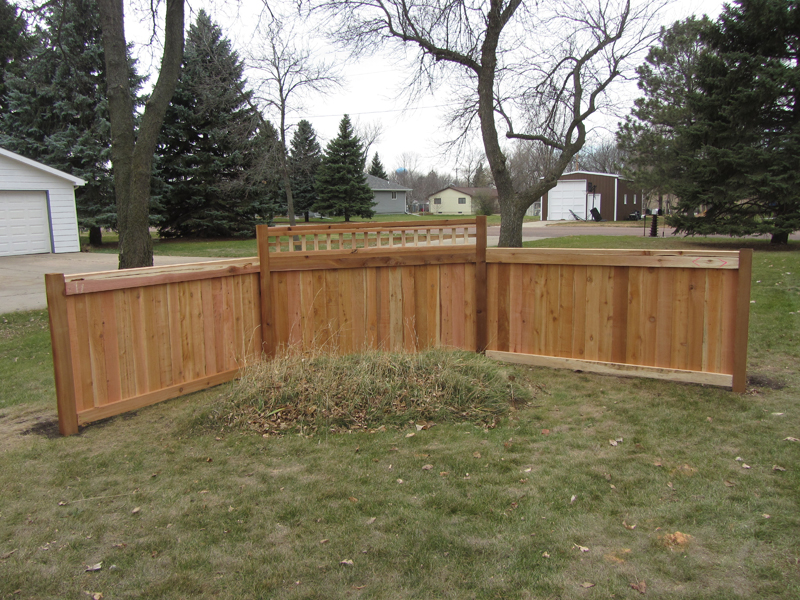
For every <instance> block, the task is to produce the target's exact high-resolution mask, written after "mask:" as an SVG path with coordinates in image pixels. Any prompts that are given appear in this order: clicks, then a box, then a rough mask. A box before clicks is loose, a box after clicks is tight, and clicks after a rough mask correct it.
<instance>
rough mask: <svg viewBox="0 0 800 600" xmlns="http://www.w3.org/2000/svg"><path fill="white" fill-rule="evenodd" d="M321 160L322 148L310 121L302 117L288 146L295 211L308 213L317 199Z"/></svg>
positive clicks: (306, 214)
mask: <svg viewBox="0 0 800 600" xmlns="http://www.w3.org/2000/svg"><path fill="white" fill-rule="evenodd" d="M321 162H322V149H321V148H320V147H319V142H317V134H316V133H315V132H314V128H313V127H312V126H311V123H309V122H308V121H306V120H305V119H303V120H302V121H300V122H299V123H298V124H297V129H295V130H294V134H293V135H292V141H291V144H290V148H289V169H290V171H291V185H292V194H293V199H294V210H295V212H296V213H298V214H300V213H303V214H305V220H306V222H308V216H309V215H308V213H309V211H310V210H311V208H312V207H313V206H314V202H316V200H317V189H316V188H317V181H316V177H317V169H319V165H320V163H321Z"/></svg>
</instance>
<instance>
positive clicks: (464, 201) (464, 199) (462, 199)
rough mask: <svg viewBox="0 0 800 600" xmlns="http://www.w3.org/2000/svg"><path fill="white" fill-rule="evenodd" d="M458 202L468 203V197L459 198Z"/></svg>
mask: <svg viewBox="0 0 800 600" xmlns="http://www.w3.org/2000/svg"><path fill="white" fill-rule="evenodd" d="M458 203H459V204H466V203H467V199H466V198H459V199H458Z"/></svg>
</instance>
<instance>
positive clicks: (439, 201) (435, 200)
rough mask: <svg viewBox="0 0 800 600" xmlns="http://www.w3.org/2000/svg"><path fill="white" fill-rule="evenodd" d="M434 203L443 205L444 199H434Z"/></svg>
mask: <svg viewBox="0 0 800 600" xmlns="http://www.w3.org/2000/svg"><path fill="white" fill-rule="evenodd" d="M433 203H434V204H441V203H442V199H441V198H434V199H433Z"/></svg>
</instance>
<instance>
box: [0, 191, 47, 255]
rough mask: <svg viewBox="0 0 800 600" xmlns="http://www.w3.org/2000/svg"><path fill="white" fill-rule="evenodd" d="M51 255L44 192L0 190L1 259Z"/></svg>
mask: <svg viewBox="0 0 800 600" xmlns="http://www.w3.org/2000/svg"><path fill="white" fill-rule="evenodd" d="M43 252H50V225H49V221H48V219H47V196H46V195H45V193H44V192H6V191H0V256H11V255H13V254H40V253H43Z"/></svg>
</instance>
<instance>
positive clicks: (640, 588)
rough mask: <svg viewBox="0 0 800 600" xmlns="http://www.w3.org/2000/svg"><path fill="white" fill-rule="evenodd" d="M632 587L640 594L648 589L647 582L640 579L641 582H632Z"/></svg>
mask: <svg viewBox="0 0 800 600" xmlns="http://www.w3.org/2000/svg"><path fill="white" fill-rule="evenodd" d="M631 587H632V588H633V589H635V590H636V591H637V592H639V593H640V594H644V593H645V592H646V591H647V584H646V583H645V582H644V581H640V582H639V583H632V584H631Z"/></svg>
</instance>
